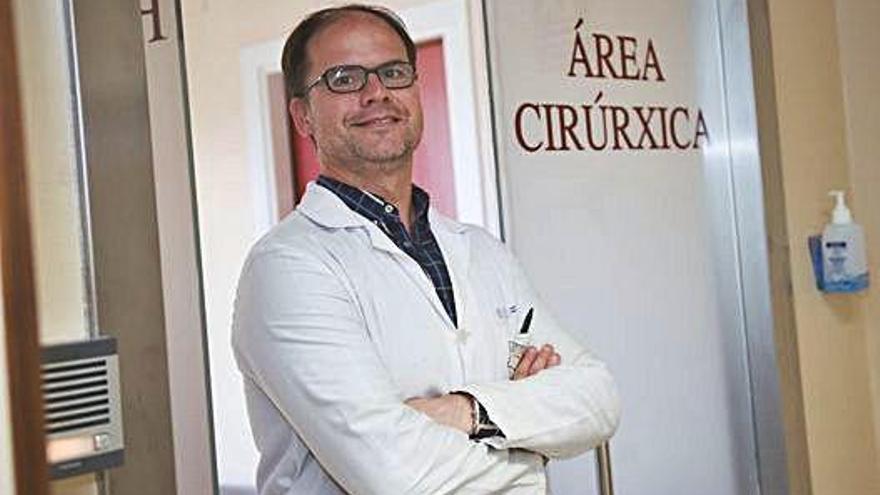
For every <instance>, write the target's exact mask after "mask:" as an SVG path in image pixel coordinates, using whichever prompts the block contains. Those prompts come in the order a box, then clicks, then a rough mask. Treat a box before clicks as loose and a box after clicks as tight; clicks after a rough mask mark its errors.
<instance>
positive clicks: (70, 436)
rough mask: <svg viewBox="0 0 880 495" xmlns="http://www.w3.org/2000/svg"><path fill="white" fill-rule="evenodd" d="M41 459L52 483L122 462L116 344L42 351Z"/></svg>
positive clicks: (73, 345)
mask: <svg viewBox="0 0 880 495" xmlns="http://www.w3.org/2000/svg"><path fill="white" fill-rule="evenodd" d="M42 377H43V399H44V407H45V414H46V454H47V458H48V461H49V474H50V476H51V477H52V478H53V479H57V478H64V477H67V476H75V475H79V474H83V473H88V472H93V471H100V470H104V469H108V468H111V467H116V466H119V465H121V464H122V462H123V436H122V404H121V394H120V390H119V361H118V357H117V355H116V340H115V339H112V338H99V339H95V340H87V341H81V342H72V343H65V344H58V345H51V346H46V347H43V350H42Z"/></svg>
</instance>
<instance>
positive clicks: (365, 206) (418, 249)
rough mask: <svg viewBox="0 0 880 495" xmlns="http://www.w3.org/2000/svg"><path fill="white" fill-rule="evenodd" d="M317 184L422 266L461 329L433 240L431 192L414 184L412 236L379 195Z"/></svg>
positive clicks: (324, 181)
mask: <svg viewBox="0 0 880 495" xmlns="http://www.w3.org/2000/svg"><path fill="white" fill-rule="evenodd" d="M317 182H318V184H319V185H321V186H324V187H326V188H327V189H329V190H330V191H332V192H333V193H334V194H336V195H337V196H339V199H341V200H342V201H343V202H344V203H345V204H346V205H347V206H348V207H349V208H351V209H352V210H353V211H355V212H356V213H358V214H360V215H363V216H364V217H365V218H366V219H367V220H369V221H371V222H373V223H374V224H376V225H377V226H378V227H379V228H380V229H382V231H383V232H385V234H387V235H388V237H389V238H391V240H392V241H394V244H396V245H397V247H399V248H400V250H401V251H403V252H404V253H406V254H408V255H409V256H410V257H411V258H412V259H414V260H415V261H416V263H418V264H419V266H420V267H422V270H424V272H425V273H426V274H427V275H428V278H430V279H431V282H432V283H433V284H434V290H436V291H437V295H438V296H439V297H440V301H441V302H442V303H443V307H444V308H445V309H446V314H448V315H449V319H450V320H452V324H453V325H455V326H456V327H458V318H457V316H456V313H455V296H454V295H453V293H452V279H451V278H450V277H449V270H448V269H447V268H446V261H444V260H443V253H442V252H441V251H440V246H439V245H438V244H437V239H435V238H434V234H433V233H432V232H431V225H430V223H429V222H428V204H429V202H430V198H429V197H428V193H426V192H425V191H424V190H423V189H421V188H420V187H418V186H416V185H415V184H413V186H412V207H413V211H414V213H415V215H414V218H415V222H413V225H412V234H410V233H409V232H407V231H406V227H404V225H403V222H401V220H400V212H399V211H398V210H397V207H396V206H394V205H393V204H391V203H389V202H387V201H385V200H384V199H382V198H380V197H379V196H376V195H374V194H368V193H366V192H364V191H362V190H360V189H358V188H356V187H352V186H350V185H348V184H345V183H343V182H339V181H338V180H336V179H331V178H330V177H326V176H324V175H321V176H319V177H318V181H317Z"/></svg>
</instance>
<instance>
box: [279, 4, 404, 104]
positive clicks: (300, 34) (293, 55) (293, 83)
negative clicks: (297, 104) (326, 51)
mask: <svg viewBox="0 0 880 495" xmlns="http://www.w3.org/2000/svg"><path fill="white" fill-rule="evenodd" d="M353 12H363V13H367V14H370V15H374V16H376V17H378V18H379V19H382V20H383V21H385V22H386V23H387V24H388V25H389V26H391V27H392V28H393V29H394V31H395V32H397V34H398V35H399V36H400V39H401V40H402V41H403V45H404V46H405V47H406V58H407V59H408V60H409V63H411V64H413V65H415V64H416V45H415V43H413V40H412V38H410V36H409V33H407V31H406V26H405V25H404V24H403V21H402V20H401V19H400V17H398V16H397V14H395V13H394V12H392V11H390V10H388V9H386V8H385V7H379V6H376V5H363V4H350V5H345V6H343V7H331V8H326V9H322V10H319V11H317V12H313V13H312V14H310V15H309V16H308V17H306V18H305V19H304V20H303V21H302V22H300V23H299V25H297V26H296V28H294V30H293V32H291V33H290V36H288V37H287V42H285V43H284V52H283V53H282V54H281V68H282V70H283V71H284V86H285V89H286V91H287V98H288V99H290V98H294V97H301V96H303V93H304V92H305V85H306V81H305V78H306V75H307V74H308V72H309V60H308V56H307V54H306V49H307V48H308V44H309V41H310V40H311V39H312V38H313V37H314V36H315V35H316V34H318V32H320V31H321V29H323V28H325V27H327V26H328V25H330V24H332V23H334V22H336V21H337V20H339V19H341V18H342V17H344V16H346V15H348V14H350V13H353Z"/></svg>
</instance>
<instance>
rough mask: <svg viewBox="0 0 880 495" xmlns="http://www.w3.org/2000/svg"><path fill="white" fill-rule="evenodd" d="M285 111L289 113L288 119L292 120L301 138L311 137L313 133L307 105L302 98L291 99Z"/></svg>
mask: <svg viewBox="0 0 880 495" xmlns="http://www.w3.org/2000/svg"><path fill="white" fill-rule="evenodd" d="M287 111H288V112H290V118H292V119H293V125H294V127H296V132H298V133H299V134H300V135H301V136H303V137H308V136H311V135H312V133H313V129H312V120H311V117H310V116H309V104H308V103H306V100H305V99H303V98H291V99H290V103H288V104H287Z"/></svg>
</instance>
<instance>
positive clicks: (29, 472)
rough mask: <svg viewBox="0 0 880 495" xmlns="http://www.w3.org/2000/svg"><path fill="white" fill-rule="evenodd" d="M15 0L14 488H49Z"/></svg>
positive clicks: (8, 159) (7, 176)
mask: <svg viewBox="0 0 880 495" xmlns="http://www.w3.org/2000/svg"><path fill="white" fill-rule="evenodd" d="M11 4H12V2H11V0H0V101H2V102H3V104H2V105H0V258H2V277H3V283H2V286H3V318H4V325H5V333H6V335H5V338H6V363H7V374H6V376H7V383H8V388H9V397H8V398H9V412H10V417H11V420H12V425H11V427H12V454H13V458H12V462H13V466H14V472H15V480H14V486H15V488H16V492H17V493H19V494H28V495H30V494H34V495H45V494H48V493H49V477H48V465H47V464H46V443H45V442H46V438H45V435H44V417H43V414H42V411H43V397H42V393H41V379H40V347H39V333H38V328H37V294H36V286H35V282H34V252H33V245H32V239H31V225H30V213H29V211H30V208H29V203H28V191H27V180H26V169H25V145H24V130H23V128H24V123H23V118H22V105H21V92H20V90H19V82H18V81H19V79H18V78H19V74H18V64H17V60H16V50H15V46H16V43H15V30H14V28H15V26H14V22H13V12H12V5H11Z"/></svg>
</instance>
